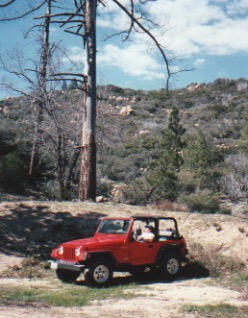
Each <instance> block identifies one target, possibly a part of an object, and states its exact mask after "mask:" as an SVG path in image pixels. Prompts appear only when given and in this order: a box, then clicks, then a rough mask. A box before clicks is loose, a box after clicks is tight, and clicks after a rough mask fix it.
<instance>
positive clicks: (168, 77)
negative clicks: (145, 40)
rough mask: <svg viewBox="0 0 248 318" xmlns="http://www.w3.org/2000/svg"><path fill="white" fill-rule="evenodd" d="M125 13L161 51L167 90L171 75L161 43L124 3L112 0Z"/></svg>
mask: <svg viewBox="0 0 248 318" xmlns="http://www.w3.org/2000/svg"><path fill="white" fill-rule="evenodd" d="M113 1H114V2H115V3H116V4H117V5H118V6H119V7H120V8H121V9H122V10H123V11H124V12H125V13H126V14H127V16H128V17H129V18H130V19H131V20H132V21H133V23H135V24H136V25H137V26H138V27H139V28H140V29H141V30H142V31H143V32H144V33H145V34H147V35H148V36H149V37H150V39H151V40H152V41H153V43H154V44H155V46H156V47H157V49H158V51H159V52H160V53H161V55H162V58H163V60H164V62H165V65H166V71H167V74H168V75H167V81H166V88H167V90H168V88H169V79H170V77H171V71H170V64H169V60H168V58H167V56H166V54H165V52H164V49H163V47H162V45H161V44H160V43H159V42H158V40H157V39H156V37H155V36H154V35H153V34H152V33H151V32H150V30H148V29H147V28H146V27H145V26H144V25H143V24H142V23H141V22H140V21H139V20H138V19H137V18H136V17H134V15H133V14H132V11H131V12H130V11H129V10H128V9H127V8H126V7H125V6H124V5H122V4H121V3H120V2H119V1H118V0H113ZM129 31H130V30H129Z"/></svg>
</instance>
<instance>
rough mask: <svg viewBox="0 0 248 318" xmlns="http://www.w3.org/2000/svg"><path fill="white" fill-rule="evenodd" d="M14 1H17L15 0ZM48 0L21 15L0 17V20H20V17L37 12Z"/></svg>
mask: <svg viewBox="0 0 248 318" xmlns="http://www.w3.org/2000/svg"><path fill="white" fill-rule="evenodd" d="M13 1H15V0H13ZM46 2H47V0H44V1H43V2H42V3H41V4H40V5H38V6H37V7H35V8H32V9H31V10H29V11H27V12H25V13H23V14H21V15H19V16H16V17H13V18H5V19H0V22H6V21H13V20H18V19H21V18H24V17H26V16H28V15H29V14H31V13H33V12H35V11H36V10H39V9H40V8H41V7H42V6H43V5H44V4H45V3H46Z"/></svg>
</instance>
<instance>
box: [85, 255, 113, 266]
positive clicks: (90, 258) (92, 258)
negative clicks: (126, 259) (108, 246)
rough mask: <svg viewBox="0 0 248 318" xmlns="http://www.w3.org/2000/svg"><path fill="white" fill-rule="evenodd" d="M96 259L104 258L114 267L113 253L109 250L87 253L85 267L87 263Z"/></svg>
mask: <svg viewBox="0 0 248 318" xmlns="http://www.w3.org/2000/svg"><path fill="white" fill-rule="evenodd" d="M97 259H104V260H106V261H107V262H108V263H109V264H110V265H111V267H112V268H113V269H115V268H116V266H117V262H116V259H115V257H114V255H113V254H112V253H111V252H92V253H89V254H88V258H87V262H86V267H87V265H88V264H91V263H92V262H95V261H96V260H97Z"/></svg>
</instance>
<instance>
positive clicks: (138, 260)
mask: <svg viewBox="0 0 248 318" xmlns="http://www.w3.org/2000/svg"><path fill="white" fill-rule="evenodd" d="M159 245H160V244H158V242H152V243H148V242H137V241H132V242H130V248H129V253H130V263H131V264H132V265H145V264H152V263H154V262H155V259H156V255H157V253H158V249H159Z"/></svg>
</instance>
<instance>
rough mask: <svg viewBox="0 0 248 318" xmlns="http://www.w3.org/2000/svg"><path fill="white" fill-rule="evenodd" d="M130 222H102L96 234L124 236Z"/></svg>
mask: <svg viewBox="0 0 248 318" xmlns="http://www.w3.org/2000/svg"><path fill="white" fill-rule="evenodd" d="M130 222H131V221H130V220H116V219H115V220H103V221H102V222H101V224H100V226H99V228H98V231H97V233H101V234H126V233H127V232H128V229H129V226H130Z"/></svg>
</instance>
